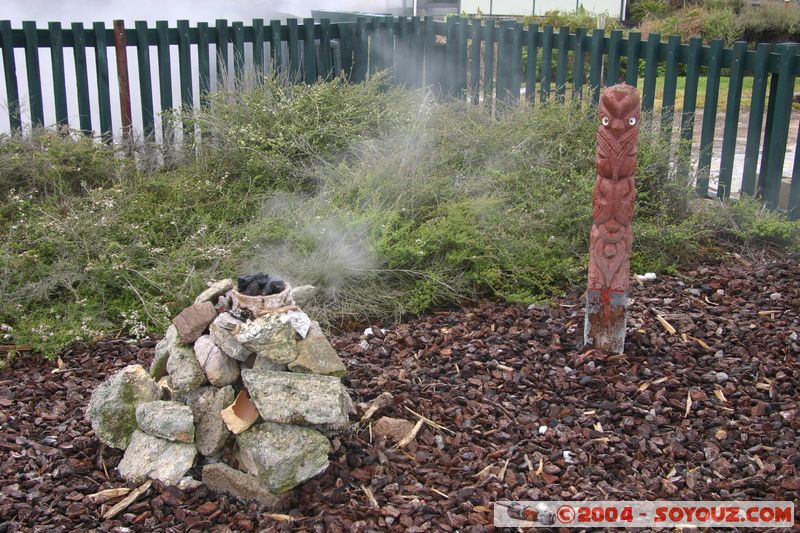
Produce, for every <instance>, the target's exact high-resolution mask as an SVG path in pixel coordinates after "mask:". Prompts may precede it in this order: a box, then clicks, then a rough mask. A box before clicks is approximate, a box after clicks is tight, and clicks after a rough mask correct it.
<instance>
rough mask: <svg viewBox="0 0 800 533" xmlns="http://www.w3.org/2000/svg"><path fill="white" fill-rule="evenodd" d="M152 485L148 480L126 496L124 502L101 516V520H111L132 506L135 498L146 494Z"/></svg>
mask: <svg viewBox="0 0 800 533" xmlns="http://www.w3.org/2000/svg"><path fill="white" fill-rule="evenodd" d="M152 484H153V482H152V481H151V480H149V479H148V480H147V481H145V482H144V483H142V484H141V485H139V487H138V488H136V489H135V490H133V491H132V492H131V493H130V494H128V496H127V497H126V498H125V499H124V500H122V501H120V502H119V503H118V504H116V505H115V506H114V507H112V508H111V509H109V510H108V511H106V512H105V514H104V515H103V520H109V519H111V518H114V517H115V516H117V515H118V514H119V513H121V512H122V511H124V510H125V509H127V508H128V506H129V505H130V504H132V503H133V502H135V501H136V499H137V498H139V496H141V495H142V494H144V493H145V492H147V490H148V489H149V488H150V485H152Z"/></svg>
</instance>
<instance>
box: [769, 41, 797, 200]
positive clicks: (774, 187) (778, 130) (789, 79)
mask: <svg viewBox="0 0 800 533" xmlns="http://www.w3.org/2000/svg"><path fill="white" fill-rule="evenodd" d="M796 55H797V45H783V49H782V51H781V58H780V63H779V65H778V74H777V77H778V81H777V86H776V92H775V106H774V115H773V117H772V119H773V122H772V134H771V136H770V146H769V150H768V154H767V165H766V175H765V180H764V192H763V196H764V200H765V201H766V204H767V206H768V207H771V208H774V207H777V205H778V196H779V194H780V186H781V179H782V173H781V170H782V169H783V159H784V156H785V154H786V139H787V136H788V134H789V121H790V118H791V111H792V96H793V93H794V78H795V76H794V60H795V56H796ZM773 76H775V74H773ZM771 104H772V102H770V105H771ZM765 150H766V149H765Z"/></svg>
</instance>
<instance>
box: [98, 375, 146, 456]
mask: <svg viewBox="0 0 800 533" xmlns="http://www.w3.org/2000/svg"><path fill="white" fill-rule="evenodd" d="M160 397H161V389H160V387H159V386H158V385H157V384H156V382H155V381H154V380H153V378H152V377H150V374H148V372H147V371H146V370H145V369H144V368H143V367H142V366H141V365H129V366H126V367H125V368H123V369H122V370H120V371H119V372H117V373H116V374H114V375H113V376H111V377H110V378H108V379H107V380H106V381H104V382H103V383H101V384H100V386H99V387H97V389H95V391H94V392H93V393H92V397H91V399H90V400H89V406H88V407H87V409H86V417H87V418H88V419H89V420H90V421H91V423H92V429H93V430H94V433H95V435H97V438H98V439H100V441H101V442H103V443H105V444H106V445H108V446H111V447H112V448H119V449H121V450H124V449H125V448H127V447H128V443H129V442H130V439H131V435H132V434H133V432H134V431H135V430H136V429H137V427H138V425H137V423H136V407H137V406H138V405H139V404H141V403H144V402H151V401H153V400H158V399H159V398H160Z"/></svg>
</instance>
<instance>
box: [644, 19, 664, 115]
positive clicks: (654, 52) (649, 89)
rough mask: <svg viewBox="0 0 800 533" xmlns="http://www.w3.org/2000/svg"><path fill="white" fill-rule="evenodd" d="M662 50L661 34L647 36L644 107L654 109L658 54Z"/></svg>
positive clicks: (647, 109) (649, 109)
mask: <svg viewBox="0 0 800 533" xmlns="http://www.w3.org/2000/svg"><path fill="white" fill-rule="evenodd" d="M660 50H661V35H660V34H658V33H651V34H650V35H648V36H647V53H646V54H645V59H644V86H643V87H642V109H643V110H645V111H652V110H653V104H654V102H655V97H656V77H657V74H658V56H659V52H660Z"/></svg>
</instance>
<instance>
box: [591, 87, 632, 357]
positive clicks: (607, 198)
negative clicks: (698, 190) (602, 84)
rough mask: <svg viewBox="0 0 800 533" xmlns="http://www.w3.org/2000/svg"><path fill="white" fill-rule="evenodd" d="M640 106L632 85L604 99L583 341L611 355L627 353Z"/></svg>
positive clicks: (610, 90) (609, 90) (607, 93)
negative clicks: (626, 339)
mask: <svg viewBox="0 0 800 533" xmlns="http://www.w3.org/2000/svg"><path fill="white" fill-rule="evenodd" d="M640 105H641V104H640V99H639V93H638V92H637V91H636V88H635V87H631V86H630V85H622V84H621V85H614V86H613V87H608V88H607V89H606V90H605V91H603V95H602V96H601V98H600V110H599V119H600V125H599V126H598V128H597V159H596V166H597V177H596V178H595V182H594V195H593V197H592V233H591V237H590V243H589V286H588V290H587V291H586V323H585V326H584V342H585V344H586V345H587V347H588V346H591V347H593V348H594V349H596V350H601V351H603V352H606V353H615V354H621V353H622V352H623V350H624V349H625V321H626V318H627V317H626V311H627V307H628V278H629V277H630V257H631V241H632V240H633V232H632V231H631V218H632V217H633V200H634V197H635V196H636V188H635V184H634V181H633V174H634V172H635V171H636V153H637V147H638V144H639V115H640V109H641V107H640Z"/></svg>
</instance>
